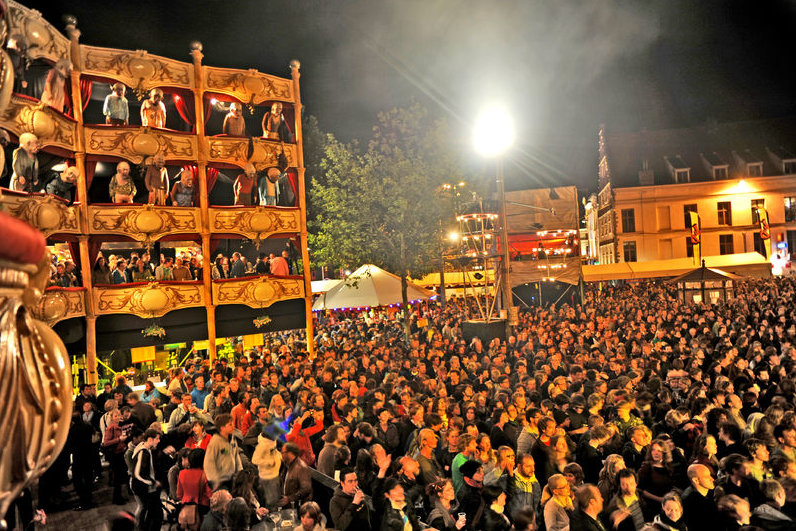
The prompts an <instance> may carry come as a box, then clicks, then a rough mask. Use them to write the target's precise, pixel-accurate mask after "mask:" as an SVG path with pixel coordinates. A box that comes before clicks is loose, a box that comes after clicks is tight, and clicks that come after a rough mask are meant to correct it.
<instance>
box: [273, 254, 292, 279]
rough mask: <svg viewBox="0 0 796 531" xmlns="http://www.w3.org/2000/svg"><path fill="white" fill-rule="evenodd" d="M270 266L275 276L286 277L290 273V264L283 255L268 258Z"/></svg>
mask: <svg viewBox="0 0 796 531" xmlns="http://www.w3.org/2000/svg"><path fill="white" fill-rule="evenodd" d="M269 262H270V266H271V274H272V275H274V276H275V277H286V276H288V275H290V266H289V265H288V263H287V259H286V258H285V257H284V256H283V255H280V256H272V258H271V259H270V260H269Z"/></svg>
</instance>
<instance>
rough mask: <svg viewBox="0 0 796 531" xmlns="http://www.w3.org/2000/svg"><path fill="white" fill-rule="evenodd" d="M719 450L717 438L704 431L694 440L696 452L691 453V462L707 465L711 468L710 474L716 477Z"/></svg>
mask: <svg viewBox="0 0 796 531" xmlns="http://www.w3.org/2000/svg"><path fill="white" fill-rule="evenodd" d="M718 450H719V448H718V446H717V445H716V438H715V437H714V436H712V435H708V434H705V433H703V434H702V435H700V436H699V437H697V440H696V441H694V453H693V454H692V455H691V464H699V465H705V466H706V467H708V469H709V470H710V475H711V476H713V477H714V478H715V477H716V473H717V472H718V470H719V460H718V458H716V453H717V452H718Z"/></svg>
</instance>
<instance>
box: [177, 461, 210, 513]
mask: <svg viewBox="0 0 796 531" xmlns="http://www.w3.org/2000/svg"><path fill="white" fill-rule="evenodd" d="M200 489H201V490H200ZM210 494H212V492H211V491H210V485H208V483H207V478H206V477H205V473H204V470H202V469H201V468H186V469H185V470H181V471H180V475H179V477H178V478H177V498H178V499H179V500H180V501H181V502H182V503H198V504H199V505H204V506H206V507H209V506H210Z"/></svg>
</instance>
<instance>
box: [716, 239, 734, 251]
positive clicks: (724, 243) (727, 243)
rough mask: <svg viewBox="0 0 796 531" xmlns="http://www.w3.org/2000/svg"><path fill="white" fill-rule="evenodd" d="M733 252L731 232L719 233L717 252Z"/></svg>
mask: <svg viewBox="0 0 796 531" xmlns="http://www.w3.org/2000/svg"><path fill="white" fill-rule="evenodd" d="M734 252H735V247H734V245H733V239H732V234H719V254H733V253H734Z"/></svg>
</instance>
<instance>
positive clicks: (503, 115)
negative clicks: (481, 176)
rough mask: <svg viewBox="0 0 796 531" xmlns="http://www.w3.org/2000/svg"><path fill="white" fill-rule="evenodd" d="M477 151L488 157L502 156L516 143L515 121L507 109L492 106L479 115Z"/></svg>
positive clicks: (476, 135)
mask: <svg viewBox="0 0 796 531" xmlns="http://www.w3.org/2000/svg"><path fill="white" fill-rule="evenodd" d="M473 142H474V143H475V149H476V151H478V153H480V154H481V155H484V156H486V157H495V156H498V155H502V154H503V153H505V152H506V150H507V149H509V148H510V147H511V145H512V144H513V143H514V121H513V120H512V119H511V116H509V113H508V112H507V111H506V109H505V108H503V107H500V106H497V105H491V106H489V107H486V108H485V109H484V110H483V111H481V113H480V114H479V115H478V121H477V122H476V124H475V134H474V135H473Z"/></svg>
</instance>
